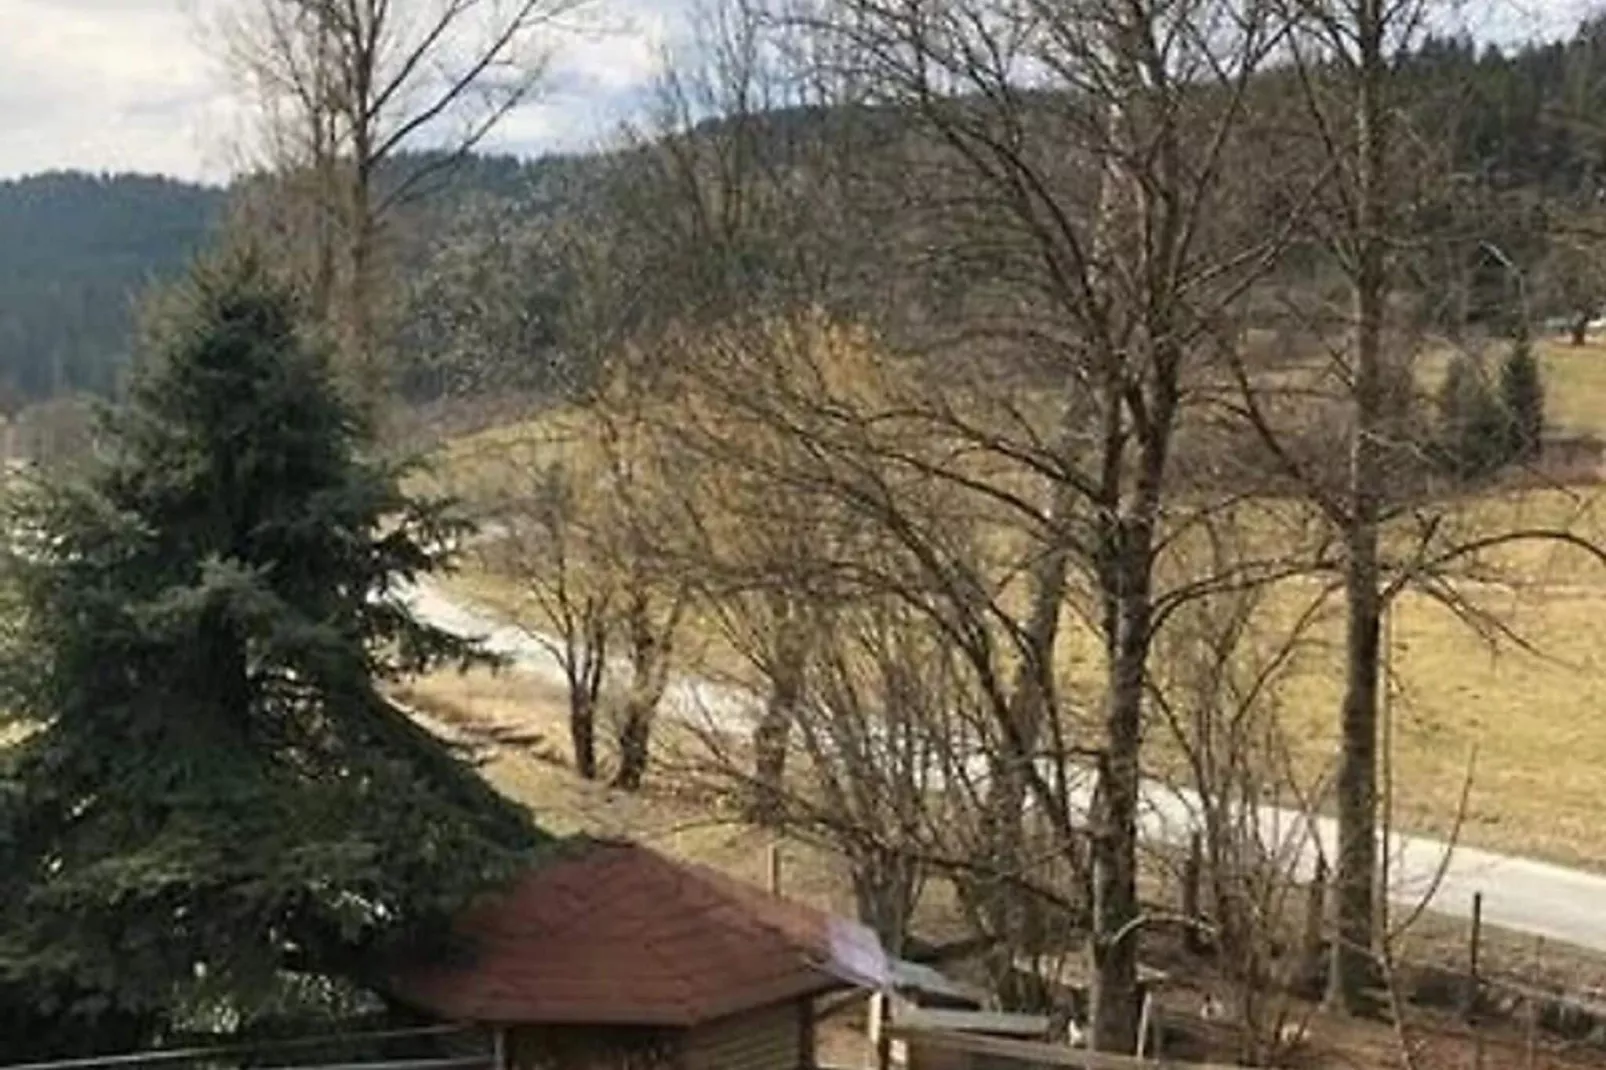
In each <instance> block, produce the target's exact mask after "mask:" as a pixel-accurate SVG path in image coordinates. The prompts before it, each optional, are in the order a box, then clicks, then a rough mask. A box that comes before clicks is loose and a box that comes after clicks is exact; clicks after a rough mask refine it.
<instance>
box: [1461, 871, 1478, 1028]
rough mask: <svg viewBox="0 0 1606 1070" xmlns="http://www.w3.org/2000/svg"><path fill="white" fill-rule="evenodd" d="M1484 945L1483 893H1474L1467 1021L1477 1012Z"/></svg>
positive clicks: (1466, 1009) (1465, 1010) (1468, 957)
mask: <svg viewBox="0 0 1606 1070" xmlns="http://www.w3.org/2000/svg"><path fill="white" fill-rule="evenodd" d="M1482 945H1483V893H1482V892H1473V893H1472V935H1471V937H1470V940H1469V946H1468V948H1467V973H1468V974H1469V975H1470V976H1471V983H1470V984H1469V985H1468V986H1467V1005H1466V1007H1465V1008H1464V1011H1463V1013H1464V1014H1465V1015H1466V1019H1467V1021H1469V1022H1470V1021H1471V1020H1472V1018H1473V1016H1474V1015H1475V1014H1477V1009H1478V989H1479V988H1481V987H1482V982H1481V981H1479V980H1478V952H1479V949H1480V948H1481V947H1482Z"/></svg>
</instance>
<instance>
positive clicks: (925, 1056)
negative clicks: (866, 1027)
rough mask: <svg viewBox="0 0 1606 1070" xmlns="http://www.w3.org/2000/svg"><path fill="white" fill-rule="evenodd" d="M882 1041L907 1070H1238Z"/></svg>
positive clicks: (974, 1040) (1063, 1050) (991, 1041)
mask: <svg viewBox="0 0 1606 1070" xmlns="http://www.w3.org/2000/svg"><path fill="white" fill-rule="evenodd" d="M887 1032H888V1035H889V1036H890V1037H891V1038H892V1039H893V1040H895V1041H900V1042H901V1043H902V1044H903V1045H904V1049H905V1051H906V1053H907V1054H906V1066H907V1067H908V1070H1047V1068H1049V1067H1058V1066H1070V1067H1079V1068H1081V1070H1244V1068H1243V1067H1240V1066H1236V1065H1228V1064H1223V1063H1181V1062H1171V1061H1166V1060H1157V1059H1140V1058H1138V1057H1136V1056H1133V1055H1112V1054H1109V1053H1106V1052H1097V1051H1088V1050H1087V1049H1086V1048H1073V1047H1070V1046H1069V1045H1065V1044H1047V1043H1043V1042H1041V1041H1032V1040H1010V1039H1006V1038H1004V1037H992V1036H983V1035H981V1034H977V1033H955V1032H946V1031H942V1030H925V1029H908V1028H900V1027H898V1026H897V1025H896V1024H894V1025H893V1026H891V1027H890V1028H889V1029H888V1031H887Z"/></svg>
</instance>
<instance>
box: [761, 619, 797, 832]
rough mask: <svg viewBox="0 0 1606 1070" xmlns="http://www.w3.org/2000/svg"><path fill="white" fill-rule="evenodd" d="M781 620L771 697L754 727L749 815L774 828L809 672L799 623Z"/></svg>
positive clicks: (779, 809) (773, 667)
mask: <svg viewBox="0 0 1606 1070" xmlns="http://www.w3.org/2000/svg"><path fill="white" fill-rule="evenodd" d="M783 612H784V611H783ZM778 621H779V623H778V627H777V632H776V645H775V652H774V653H775V657H774V661H773V663H772V665H771V666H770V693H769V698H768V700H767V701H766V703H765V706H764V714H763V716H761V717H760V718H759V721H758V724H757V725H755V726H754V728H753V787H754V791H753V799H752V802H751V806H750V810H749V815H748V816H749V818H750V820H752V821H754V822H755V823H757V824H759V825H773V824H774V823H775V822H776V821H777V820H779V818H780V817H781V813H782V808H783V807H782V804H783V800H784V799H785V794H784V790H783V785H784V781H785V779H786V752H787V748H788V747H790V746H791V739H792V724H793V722H794V720H795V718H796V717H797V713H798V707H799V706H800V705H801V703H802V701H803V679H804V672H805V671H806V669H807V658H806V649H805V647H804V644H803V643H802V641H801V640H800V639H799V637H798V636H796V635H793V634H791V633H792V632H793V631H794V630H795V629H796V624H795V623H794V622H792V621H790V620H789V619H787V618H785V617H780V618H778Z"/></svg>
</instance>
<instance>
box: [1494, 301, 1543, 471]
mask: <svg viewBox="0 0 1606 1070" xmlns="http://www.w3.org/2000/svg"><path fill="white" fill-rule="evenodd" d="M1500 404H1501V406H1502V407H1503V408H1504V409H1505V414H1506V422H1507V430H1506V435H1507V439H1508V441H1507V445H1506V450H1507V456H1508V457H1509V458H1510V459H1511V460H1513V461H1532V460H1535V459H1537V458H1538V456H1539V450H1540V446H1541V442H1542V437H1543V435H1544V430H1545V387H1544V382H1543V381H1542V379H1541V378H1540V374H1539V360H1538V358H1536V357H1535V356H1534V351H1533V343H1532V342H1530V341H1529V339H1528V335H1527V332H1526V331H1522V332H1519V333H1518V335H1517V337H1516V339H1515V340H1514V341H1513V342H1512V345H1511V351H1510V352H1508V353H1507V354H1506V358H1505V360H1503V361H1502V362H1501V364H1500Z"/></svg>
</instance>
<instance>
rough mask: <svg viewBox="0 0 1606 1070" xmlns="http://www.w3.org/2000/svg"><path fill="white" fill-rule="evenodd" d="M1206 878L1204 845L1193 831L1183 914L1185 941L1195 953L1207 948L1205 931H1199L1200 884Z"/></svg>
mask: <svg viewBox="0 0 1606 1070" xmlns="http://www.w3.org/2000/svg"><path fill="white" fill-rule="evenodd" d="M1203 880H1204V845H1203V844H1202V843H1201V841H1200V838H1199V834H1198V833H1197V832H1195V833H1193V834H1192V835H1190V836H1189V837H1188V858H1187V860H1186V861H1185V862H1184V863H1183V865H1182V904H1181V905H1182V916H1183V917H1184V918H1185V919H1187V921H1186V924H1187V928H1186V929H1184V930H1183V937H1182V938H1183V941H1184V942H1185V943H1186V944H1187V947H1188V950H1189V951H1190V952H1192V953H1193V954H1195V955H1198V954H1202V953H1203V952H1204V950H1205V940H1204V933H1202V932H1200V931H1199V924H1200V922H1201V921H1202V920H1203V918H1202V914H1201V911H1200V909H1199V900H1200V894H1199V891H1200V890H1199V885H1200V884H1201V883H1202V882H1203Z"/></svg>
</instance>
